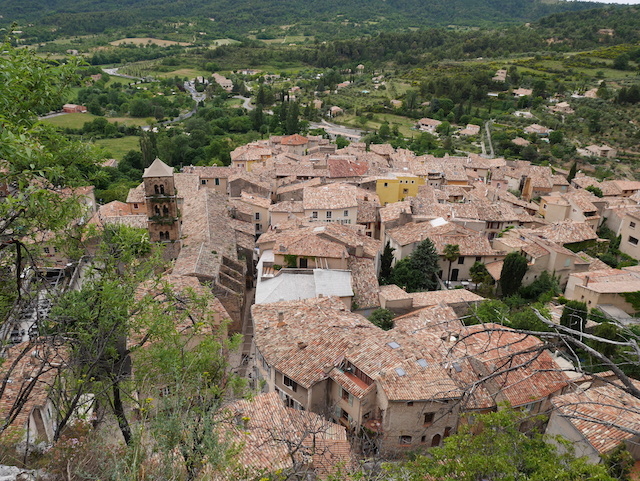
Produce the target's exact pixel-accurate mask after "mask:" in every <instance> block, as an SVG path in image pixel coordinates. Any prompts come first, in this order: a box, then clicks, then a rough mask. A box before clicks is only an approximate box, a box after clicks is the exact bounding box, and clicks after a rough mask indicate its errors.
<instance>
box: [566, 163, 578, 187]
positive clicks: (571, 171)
mask: <svg viewBox="0 0 640 481" xmlns="http://www.w3.org/2000/svg"><path fill="white" fill-rule="evenodd" d="M577 172H578V162H577V161H576V162H574V163H573V164H571V168H570V169H569V174H567V182H571V181H572V180H573V178H574V177H575V176H576V173H577Z"/></svg>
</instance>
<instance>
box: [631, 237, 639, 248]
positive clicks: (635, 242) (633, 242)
mask: <svg viewBox="0 0 640 481" xmlns="http://www.w3.org/2000/svg"><path fill="white" fill-rule="evenodd" d="M629 244H633V245H634V246H637V245H638V239H636V238H635V237H632V236H629Z"/></svg>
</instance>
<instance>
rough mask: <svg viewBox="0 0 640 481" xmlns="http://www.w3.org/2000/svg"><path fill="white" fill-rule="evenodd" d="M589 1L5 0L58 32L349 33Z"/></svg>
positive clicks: (7, 17) (9, 10)
mask: <svg viewBox="0 0 640 481" xmlns="http://www.w3.org/2000/svg"><path fill="white" fill-rule="evenodd" d="M593 7H594V4H593V3H589V2H566V1H560V2H543V1H540V0H533V1H528V0H481V1H475V0H451V1H447V2H444V1H442V0H426V1H419V0H390V1H384V0H370V1H368V2H367V5H366V8H362V3H361V2H357V1H354V0H349V1H338V0H327V1H319V0H311V1H302V0H265V1H262V2H259V3H255V2H252V1H250V0H239V1H235V0H234V1H232V0H194V1H176V2H169V1H166V0H104V1H98V0H54V1H47V0H28V1H25V2H15V1H14V0H0V14H1V15H2V16H3V19H2V21H3V22H5V23H8V22H11V21H14V20H17V21H23V22H24V21H29V22H33V21H40V22H42V23H43V24H44V25H47V26H55V27H57V29H58V33H67V34H83V33H98V32H102V31H105V30H107V29H110V28H113V27H116V26H117V27H126V26H133V25H138V24H143V23H146V22H149V21H154V20H161V19H167V18H189V17H199V18H202V19H209V20H208V21H209V23H210V25H209V27H210V28H208V29H207V30H209V31H215V32H216V33H219V34H225V35H232V34H236V35H242V34H246V33H247V32H248V31H250V30H253V29H258V28H261V27H265V26H271V25H290V24H303V25H306V26H307V28H308V29H309V31H310V32H314V31H315V30H316V29H319V30H320V31H322V30H323V28H326V25H323V24H326V23H330V24H333V25H342V26H345V27H348V29H345V31H344V32H341V34H342V35H345V36H346V35H348V34H349V33H350V34H351V35H358V34H362V33H373V32H376V31H384V30H392V29H395V30H397V29H406V28H409V27H418V28H423V27H426V26H432V25H450V24H455V25H489V24H495V23H515V22H517V23H521V22H528V21H533V20H536V19H539V18H541V17H543V16H545V15H550V14H553V13H557V12H564V11H575V10H583V9H588V8H593Z"/></svg>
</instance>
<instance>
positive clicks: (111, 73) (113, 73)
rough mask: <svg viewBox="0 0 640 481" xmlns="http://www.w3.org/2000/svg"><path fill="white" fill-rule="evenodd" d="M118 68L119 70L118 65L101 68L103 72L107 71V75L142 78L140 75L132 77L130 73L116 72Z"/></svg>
mask: <svg viewBox="0 0 640 481" xmlns="http://www.w3.org/2000/svg"><path fill="white" fill-rule="evenodd" d="M118 70H120V69H119V68H118V67H116V68H103V69H102V71H103V72H104V73H107V74H109V75H115V76H116V77H124V78H130V79H132V80H143V79H141V78H140V77H133V76H131V75H125V74H123V73H118Z"/></svg>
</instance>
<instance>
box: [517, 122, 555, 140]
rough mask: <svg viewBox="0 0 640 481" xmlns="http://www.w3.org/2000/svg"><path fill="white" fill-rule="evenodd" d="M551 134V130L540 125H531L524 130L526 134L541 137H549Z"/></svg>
mask: <svg viewBox="0 0 640 481" xmlns="http://www.w3.org/2000/svg"><path fill="white" fill-rule="evenodd" d="M549 132H551V129H548V128H547V127H544V126H542V125H539V124H531V125H529V126H527V127H525V128H524V133H525V134H536V135H539V136H541V137H542V136H547V135H549Z"/></svg>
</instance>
